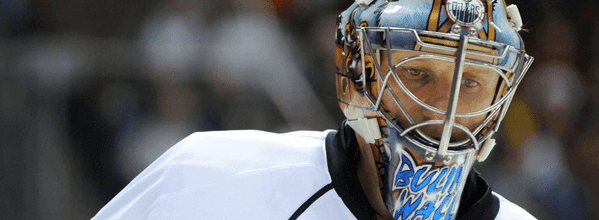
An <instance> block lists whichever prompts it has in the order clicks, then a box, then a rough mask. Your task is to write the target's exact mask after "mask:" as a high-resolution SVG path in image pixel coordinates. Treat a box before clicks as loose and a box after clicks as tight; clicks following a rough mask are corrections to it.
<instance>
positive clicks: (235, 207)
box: [93, 130, 534, 220]
mask: <svg viewBox="0 0 599 220" xmlns="http://www.w3.org/2000/svg"><path fill="white" fill-rule="evenodd" d="M336 133H337V132H336V131H333V130H327V131H324V132H313V131H298V132H291V133H285V134H275V133H269V132H263V131H255V130H246V131H216V132H200V133H195V134H192V135H190V136H189V137H187V138H185V139H183V140H182V141H181V142H179V143H177V144H176V145H175V146H173V147H172V148H170V149H169V150H168V151H166V152H165V153H164V154H163V155H162V156H160V157H159V158H158V159H157V160H156V161H154V162H153V163H152V164H151V165H150V166H148V167H147V168H146V169H145V170H144V171H143V172H141V173H140V174H139V175H138V176H137V177H136V178H135V179H134V180H133V181H131V183H129V184H128V185H127V186H126V187H125V188H124V189H123V190H122V191H121V192H120V193H119V194H118V195H117V196H115V197H114V198H113V199H112V200H111V201H110V202H109V203H108V204H107V205H106V206H104V207H103V208H102V209H101V210H100V211H99V212H98V213H97V214H96V216H94V217H93V219H94V220H101V219H126V220H136V219H357V218H358V219H376V217H375V215H374V212H373V210H372V209H371V208H369V206H368V205H365V204H367V203H366V202H365V200H364V199H362V198H363V192H362V191H361V189H359V188H357V187H356V183H355V181H353V182H354V183H352V180H335V181H333V179H339V178H337V177H333V179H332V177H331V176H332V175H331V172H333V173H335V172H340V171H338V170H337V171H331V169H344V168H343V167H345V166H344V165H340V166H336V165H333V164H332V163H338V162H339V161H336V160H338V159H336V158H335V157H332V156H333V155H331V153H330V152H332V151H331V150H327V147H328V148H331V147H330V145H331V143H327V142H334V141H331V140H333V138H337V137H335V134H336ZM339 133H341V132H339ZM327 135H328V138H327ZM326 140H328V141H326ZM327 144H328V145H329V146H327ZM327 152H329V155H327ZM331 161H333V162H331ZM343 161H344V160H342V161H341V163H343ZM335 166H336V168H334V167H335ZM341 172H345V171H341ZM333 176H335V175H333ZM355 192H358V193H355ZM360 193H361V194H360ZM487 194H489V195H490V193H487ZM492 196H493V198H494V199H493V200H488V201H496V203H498V204H499V205H498V206H497V204H495V205H494V206H496V208H495V209H497V207H498V210H494V211H492V212H493V215H494V216H496V217H497V218H495V219H534V218H533V217H532V216H531V215H530V214H528V213H527V212H526V211H524V210H523V209H522V208H520V207H518V206H517V205H514V204H513V203H511V202H509V201H507V200H506V199H504V198H503V197H501V196H498V195H496V194H494V193H493V194H492ZM356 201H357V202H356ZM497 201H498V202H497ZM472 211H474V212H484V211H489V210H474V209H473V210H472ZM365 216H367V217H365ZM471 216H482V215H476V213H475V215H471ZM491 219H492V218H491Z"/></svg>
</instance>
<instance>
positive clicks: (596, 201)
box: [0, 0, 599, 219]
mask: <svg viewBox="0 0 599 220" xmlns="http://www.w3.org/2000/svg"><path fill="white" fill-rule="evenodd" d="M352 2H353V1H351V0H344V1H342V0H328V1H326V0H302V1H287V0H221V1H189V0H160V1H159V0H148V1H135V0H119V1H117V0H97V1H74V0H55V1H31V0H19V1H17V0H0V10H1V11H0V18H1V19H0V42H1V44H0V124H1V125H0V203H1V204H0V213H2V216H3V217H2V218H5V217H6V219H89V218H91V217H92V216H93V215H94V214H95V213H96V212H97V211H98V210H99V209H100V208H101V207H102V206H103V205H104V204H106V203H107V202H108V201H109V200H110V199H111V198H112V197H113V196H114V195H116V193H118V192H119V191H120V190H121V189H122V188H123V187H124V186H125V185H126V184H127V183H128V182H129V181H131V180H132V179H133V178H134V177H135V175H136V174H137V173H139V172H140V171H141V170H143V169H144V168H145V167H146V166H147V165H149V164H150V163H151V162H152V161H153V160H154V159H156V158H157V157H158V156H160V155H161V154H162V153H163V152H164V151H165V150H167V149H168V148H169V147H170V146H172V145H173V144H175V143H176V142H177V141H179V140H181V139H182V138H184V137H185V136H187V135H189V134H191V133H193V132H196V131H210V130H225V129H259V130H267V131H272V132H287V131H292V130H299V129H306V130H325V129H337V128H338V126H339V125H340V122H341V121H342V120H343V119H344V117H343V115H342V113H341V111H340V110H339V107H338V105H337V100H336V93H335V87H334V85H335V81H334V62H333V56H334V55H333V52H334V47H333V44H334V28H335V27H334V25H335V22H336V16H337V15H338V14H339V13H340V12H341V11H343V10H344V9H345V8H347V7H348V6H349V5H350V4H352ZM507 3H508V4H517V5H518V6H519V8H520V12H521V14H522V18H523V20H524V27H523V28H524V29H526V30H525V31H523V32H521V35H522V37H523V39H524V40H525V42H526V43H527V45H526V50H527V52H528V53H529V54H530V55H532V56H534V57H535V59H536V60H535V62H534V63H533V65H532V67H531V69H530V71H529V72H528V74H527V76H526V77H525V79H524V80H523V82H522V83H521V85H520V87H519V90H518V92H517V94H516V96H515V98H514V101H513V103H512V105H511V107H510V110H509V112H508V116H507V117H506V119H505V120H504V122H503V124H502V126H501V132H500V133H499V134H498V137H497V139H498V142H499V144H498V146H496V147H495V150H494V152H492V153H491V155H490V157H489V159H488V160H487V161H486V162H485V163H483V164H477V165H476V169H477V170H478V171H480V172H481V173H483V176H484V177H485V178H486V179H487V180H488V181H490V182H491V185H492V186H493V190H495V191H496V192H498V193H500V194H502V195H504V197H506V198H508V199H510V200H512V201H514V202H515V203H517V204H519V205H520V206H522V207H524V208H525V209H527V210H529V212H531V213H532V214H533V215H535V216H536V217H537V218H539V219H596V218H599V212H597V211H595V210H599V188H597V187H595V185H594V184H596V183H599V175H598V173H599V148H598V147H597V146H598V145H599V133H598V132H599V111H597V109H598V108H599V18H598V17H597V16H596V13H595V12H596V11H598V10H599V3H597V2H595V1H590V0H589V1H566V0H551V1H547V0H532V1H524V0H509V1H507Z"/></svg>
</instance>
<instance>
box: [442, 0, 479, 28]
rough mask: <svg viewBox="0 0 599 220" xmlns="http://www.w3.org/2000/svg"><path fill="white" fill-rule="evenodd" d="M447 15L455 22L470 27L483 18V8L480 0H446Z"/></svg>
mask: <svg viewBox="0 0 599 220" xmlns="http://www.w3.org/2000/svg"><path fill="white" fill-rule="evenodd" d="M445 10H447V16H448V17H449V19H451V20H452V21H453V22H455V23H456V24H459V25H462V26H467V27H472V26H474V25H476V24H478V23H479V22H481V21H482V20H483V17H484V16H485V12H484V10H485V8H484V5H483V3H482V2H481V1H480V0H447V3H446V4H445Z"/></svg>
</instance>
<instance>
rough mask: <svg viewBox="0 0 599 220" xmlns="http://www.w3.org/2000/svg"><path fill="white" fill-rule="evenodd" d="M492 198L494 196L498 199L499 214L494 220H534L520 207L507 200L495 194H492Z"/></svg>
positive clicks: (534, 219)
mask: <svg viewBox="0 0 599 220" xmlns="http://www.w3.org/2000/svg"><path fill="white" fill-rule="evenodd" d="M493 196H496V197H497V198H498V199H499V212H498V213H497V216H496V217H495V219H496V220H503V219H505V220H536V218H535V217H534V216H532V215H531V214H530V213H528V212H527V211H526V210H524V209H523V208H522V207H520V206H518V205H516V204H514V203H513V202H511V201H509V200H507V199H506V198H504V197H503V196H501V195H499V194H497V193H496V192H493Z"/></svg>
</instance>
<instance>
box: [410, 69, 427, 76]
mask: <svg viewBox="0 0 599 220" xmlns="http://www.w3.org/2000/svg"><path fill="white" fill-rule="evenodd" d="M406 71H407V72H408V73H409V74H410V75H411V76H414V77H419V76H424V75H426V74H425V73H424V71H422V70H419V69H412V68H410V69H407V70H406Z"/></svg>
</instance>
